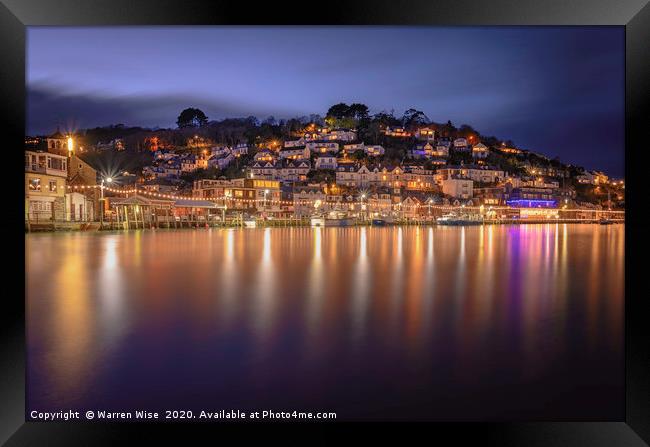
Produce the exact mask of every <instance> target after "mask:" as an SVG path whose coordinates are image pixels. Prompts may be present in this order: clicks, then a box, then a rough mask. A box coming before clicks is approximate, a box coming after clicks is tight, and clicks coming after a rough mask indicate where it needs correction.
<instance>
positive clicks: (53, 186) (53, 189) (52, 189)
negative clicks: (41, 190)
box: [49, 180, 56, 192]
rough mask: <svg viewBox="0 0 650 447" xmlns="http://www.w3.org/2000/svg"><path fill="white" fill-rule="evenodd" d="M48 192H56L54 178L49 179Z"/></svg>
mask: <svg viewBox="0 0 650 447" xmlns="http://www.w3.org/2000/svg"><path fill="white" fill-rule="evenodd" d="M49 186H50V192H56V180H50V185H49Z"/></svg>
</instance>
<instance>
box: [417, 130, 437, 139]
mask: <svg viewBox="0 0 650 447" xmlns="http://www.w3.org/2000/svg"><path fill="white" fill-rule="evenodd" d="M435 134H436V132H435V131H434V130H433V129H431V128H429V127H421V128H420V129H418V130H416V131H415V138H417V139H418V140H427V141H433V140H434V139H435Z"/></svg>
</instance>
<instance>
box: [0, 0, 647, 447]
mask: <svg viewBox="0 0 650 447" xmlns="http://www.w3.org/2000/svg"><path fill="white" fill-rule="evenodd" d="M308 6H312V7H311V8H308ZM233 24H234V25H271V24H274V25H289V24H291V25H297V24H302V25H417V26H423V25H447V26H469V25H472V26H474V25H481V26H485V25H510V26H512V25H514V26H526V25H555V26H557V25H610V26H624V27H625V34H626V38H625V39H626V60H625V66H626V67H625V68H626V90H625V91H626V106H625V110H626V153H625V165H626V168H625V177H626V185H627V186H626V189H627V191H626V201H627V205H628V206H627V210H626V229H625V231H626V235H625V237H626V240H627V244H626V263H625V272H626V288H625V368H626V384H625V386H626V391H625V393H626V395H625V402H626V403H625V419H624V420H621V421H603V422H580V421H574V422H530V423H427V424H383V425H376V424H372V425H370V424H364V427H366V428H371V429H372V430H371V432H372V433H373V434H374V435H375V436H377V435H379V436H381V437H383V438H384V439H385V440H390V439H391V437H392V438H393V439H394V440H399V441H403V440H404V437H405V436H408V435H411V434H412V433H414V432H416V433H417V434H419V435H424V436H425V438H424V439H429V440H431V441H435V440H439V439H444V438H448V437H449V436H452V439H454V441H453V442H454V445H463V444H464V443H468V442H472V443H478V444H488V445H491V444H494V445H499V446H501V447H503V446H511V445H512V446H515V445H527V446H538V445H540V446H541V445H548V446H555V445H558V446H560V445H561V446H573V445H576V446H578V445H580V446H586V445H590V446H607V447H611V446H641V445H647V444H646V443H650V329H648V328H649V327H650V324H648V322H647V321H646V320H647V318H648V312H647V311H646V310H645V307H646V306H643V301H644V299H645V296H646V295H647V292H646V290H645V288H644V287H643V286H644V282H643V281H642V274H641V272H642V269H643V267H644V262H643V255H644V253H643V248H644V247H645V245H646V244H645V243H644V242H647V241H646V237H645V235H644V231H643V229H642V224H643V221H642V219H643V218H642V212H643V211H642V209H643V208H642V207H643V203H641V202H642V200H643V199H642V197H643V186H642V184H641V181H642V178H643V174H642V173H641V169H642V168H643V155H642V154H643V152H644V151H645V150H646V148H645V147H646V145H647V144H648V143H647V142H645V141H644V140H646V138H644V137H645V136H646V135H647V134H648V132H647V123H648V121H649V118H650V109H649V107H648V96H649V95H648V93H650V88H649V87H650V85H649V84H650V5H648V4H647V0H625V1H622V0H552V1H551V0H547V1H543V2H542V1H535V0H518V1H516V2H513V1H509V0H492V1H470V0H444V1H442V0H438V1H435V2H434V1H427V0H415V1H411V2H410V3H409V4H404V3H403V2H396V1H390V0H380V1H377V0H374V1H373V0H354V1H340V0H331V1H330V2H327V4H322V3H318V4H314V5H308V4H305V3H302V4H301V3H297V2H295V3H294V2H290V3H275V2H267V3H261V4H255V3H244V2H225V1H217V2H209V1H196V0H186V1H182V2H181V1H171V0H158V1H156V0H146V1H142V0H141V1H137V2H136V1H133V0H114V1H110V0H102V1H99V0H92V1H91V0H86V1H82V0H59V1H47V0H2V3H0V47H1V51H0V55H1V56H0V92H1V95H0V98H1V99H0V110H2V113H3V115H2V117H3V119H2V128H3V132H4V145H3V146H4V153H5V154H10V155H11V156H10V162H9V165H10V169H8V170H7V172H8V173H9V174H10V175H9V178H12V177H13V176H14V175H15V176H16V177H18V176H22V174H21V173H20V170H19V169H18V166H19V163H21V161H20V160H21V157H22V155H21V151H20V148H21V147H22V146H23V145H24V141H23V139H24V134H25V111H26V107H25V98H26V95H25V93H26V84H25V61H26V58H25V43H26V40H25V39H26V32H25V27H26V26H40V25H53V26H69V25H76V26H103V25H233ZM62 57H64V56H62ZM63 62H65V61H63ZM14 180H15V182H14V181H8V182H7V183H6V184H7V186H6V188H5V190H6V191H9V192H8V193H7V194H6V195H5V196H6V197H9V199H10V203H11V207H13V206H15V207H16V214H14V213H13V210H12V212H9V213H6V217H5V218H4V219H2V220H1V222H2V226H3V230H5V232H4V234H5V235H7V236H6V242H7V241H8V242H9V245H7V244H6V243H5V252H4V256H3V257H4V260H5V261H6V262H5V263H3V264H5V268H4V269H3V270H4V274H5V275H7V277H6V279H5V281H4V284H5V285H6V286H9V285H14V284H17V287H15V288H13V292H8V290H9V288H8V287H6V288H5V290H6V292H5V294H3V295H4V300H3V310H2V311H1V312H0V315H2V320H3V321H2V325H1V326H0V331H1V334H2V335H1V337H2V344H1V345H0V350H1V352H2V354H1V355H0V362H2V363H1V364H2V368H1V371H2V372H1V373H0V374H1V377H2V379H1V380H0V396H1V397H2V403H1V404H0V441H1V442H5V441H6V445H12V446H14V445H74V444H82V445H95V444H97V443H101V442H108V443H110V444H112V445H113V444H116V443H118V442H125V441H129V442H133V441H135V442H146V441H150V438H149V437H148V436H154V435H162V436H164V437H165V438H166V439H167V440H170V439H177V440H178V441H179V442H180V441H181V440H182V439H183V440H184V439H185V438H184V436H186V435H194V434H197V433H199V432H212V433H214V432H215V430H218V433H219V436H221V435H222V434H224V433H225V432H232V431H237V432H238V434H248V433H253V434H254V433H256V432H257V433H259V430H257V429H256V428H254V427H253V426H250V425H248V426H243V425H240V424H229V425H225V424H193V425H191V427H189V430H183V431H182V432H181V433H178V431H177V429H178V428H182V429H186V428H188V427H186V426H181V425H179V424H133V423H130V424H121V425H117V424H104V423H78V422H74V423H70V424H65V423H38V422H25V384H26V381H25V321H24V319H25V308H24V306H25V302H24V281H23V282H22V283H20V279H18V278H24V259H23V258H22V256H23V255H22V254H23V253H24V240H23V239H21V238H20V237H19V235H20V234H21V233H20V232H24V229H21V228H20V225H22V223H21V222H20V219H17V218H14V217H13V216H18V215H19V214H18V213H20V212H22V210H23V207H24V201H23V198H22V197H19V193H18V189H17V188H15V185H17V184H19V181H18V179H17V178H16V179H14ZM23 181H24V180H23ZM19 210H20V211H19ZM14 232H15V234H16V236H15V237H14V236H13V233H14ZM14 244H15V245H14ZM15 258H18V259H15ZM21 261H23V262H22V264H21ZM21 273H22V274H21ZM260 426H261V425H260V424H258V425H256V426H255V427H260ZM264 427H265V428H268V430H269V431H271V432H272V433H273V432H274V433H281V432H282V433H283V434H284V433H286V432H289V433H292V434H293V435H294V436H296V433H298V432H296V431H295V429H296V424H287V423H284V424H276V425H274V426H268V425H264ZM350 427H351V425H350V424H347V423H331V424H319V425H313V424H312V425H311V426H310V427H308V428H310V429H311V431H312V433H310V434H309V435H308V436H309V438H303V441H307V442H310V443H311V442H318V441H323V440H325V439H327V436H328V435H329V433H327V432H324V429H325V430H327V429H331V428H334V429H335V431H336V432H337V433H336V435H335V436H339V435H340V434H341V433H344V434H346V435H347V434H348V433H350V430H349V429H350ZM286 428H288V430H285V429H286ZM299 428H300V429H304V428H305V426H304V425H300V426H299ZM355 428H356V425H355ZM395 428H397V430H396V429H395ZM316 430H317V431H318V433H319V435H318V436H314V434H313V431H316ZM302 431H303V430H300V432H302ZM327 431H328V432H329V430H327ZM368 431H370V430H368ZM320 433H323V437H321V436H320ZM176 434H180V436H183V438H181V437H177V438H172V436H174V435H176ZM199 434H201V435H203V434H205V433H199ZM141 436H147V437H146V438H143V437H141ZM298 439H300V438H298ZM336 439H340V438H333V439H331V440H336ZM215 441H216V439H215Z"/></svg>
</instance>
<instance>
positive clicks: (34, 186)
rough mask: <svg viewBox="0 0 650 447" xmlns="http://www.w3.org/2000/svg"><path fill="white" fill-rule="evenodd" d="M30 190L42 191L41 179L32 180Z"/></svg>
mask: <svg viewBox="0 0 650 447" xmlns="http://www.w3.org/2000/svg"><path fill="white" fill-rule="evenodd" d="M29 190H30V191H40V190H41V179H40V178H32V179H30V180H29Z"/></svg>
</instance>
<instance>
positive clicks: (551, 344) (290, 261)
mask: <svg viewBox="0 0 650 447" xmlns="http://www.w3.org/2000/svg"><path fill="white" fill-rule="evenodd" d="M26 257H27V265H26V267H27V278H26V284H27V329H28V330H27V332H28V334H27V335H28V336H27V340H28V351H27V354H28V374H27V380H28V388H27V390H28V391H27V406H28V409H36V410H58V409H63V410H67V409H79V410H85V409H97V408H99V409H108V410H111V409H113V410H118V409H119V410H129V409H159V410H164V409H177V410H181V409H193V410H201V409H206V410H220V409H231V408H232V409H242V410H246V411H252V410H254V409H273V410H278V411H283V410H284V411H287V410H294V409H295V410H311V411H336V412H338V419H362V418H380V419H400V418H407V419H413V418H419V419H440V420H459V419H485V420H499V419H529V420H530V419H546V420H548V419H552V420H566V419H580V420H586V419H597V420H606V419H622V418H623V404H624V403H623V390H624V388H623V386H624V375H623V373H624V370H623V308H624V294H623V291H624V226H622V225H612V226H599V225H562V224H559V225H557V224H549V225H529V226H485V227H468V228H458V227H456V228H454V227H449V228H427V227H421V228H416V227H404V228H325V229H318V228H315V229H312V228H293V229H291V228H287V229H285V228H274V229H268V228H267V229H262V228H260V229H228V230H221V229H212V230H195V231H192V230H178V231H174V230H157V231H145V232H130V233H124V234H99V235H98V234H80V233H69V234H29V235H27V236H26Z"/></svg>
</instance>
